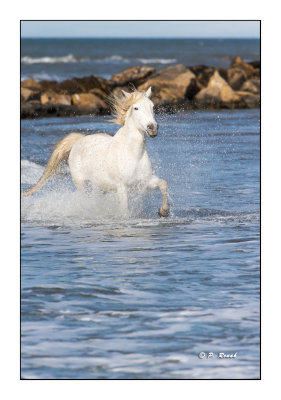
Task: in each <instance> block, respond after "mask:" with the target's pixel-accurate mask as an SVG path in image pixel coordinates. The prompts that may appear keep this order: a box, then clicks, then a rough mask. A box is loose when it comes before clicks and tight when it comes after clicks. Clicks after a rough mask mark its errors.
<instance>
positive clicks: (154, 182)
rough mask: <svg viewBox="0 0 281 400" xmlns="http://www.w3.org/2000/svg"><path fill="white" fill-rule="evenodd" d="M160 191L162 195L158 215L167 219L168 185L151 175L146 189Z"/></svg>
mask: <svg viewBox="0 0 281 400" xmlns="http://www.w3.org/2000/svg"><path fill="white" fill-rule="evenodd" d="M158 188H159V189H160V190H161V193H162V198H163V202H162V205H161V207H160V208H159V211H158V214H159V215H160V217H167V216H168V215H169V204H168V184H167V182H166V181H164V179H160V178H158V176H156V175H153V176H152V177H151V179H150V181H149V183H148V189H151V190H155V189H158Z"/></svg>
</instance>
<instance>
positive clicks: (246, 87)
mask: <svg viewBox="0 0 281 400" xmlns="http://www.w3.org/2000/svg"><path fill="white" fill-rule="evenodd" d="M241 91H244V92H250V93H254V94H260V80H259V79H258V78H252V79H249V80H247V81H246V82H244V84H243V85H242V87H241Z"/></svg>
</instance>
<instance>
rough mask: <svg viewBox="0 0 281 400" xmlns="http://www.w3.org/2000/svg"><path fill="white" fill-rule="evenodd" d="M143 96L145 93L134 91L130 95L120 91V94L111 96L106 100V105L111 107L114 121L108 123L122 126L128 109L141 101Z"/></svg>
mask: <svg viewBox="0 0 281 400" xmlns="http://www.w3.org/2000/svg"><path fill="white" fill-rule="evenodd" d="M144 96H145V92H138V91H137V90H136V89H134V90H133V91H132V92H131V93H127V92H123V91H121V93H120V94H112V95H111V96H110V97H109V98H108V103H109V105H110V107H111V112H112V114H113V116H114V119H111V120H110V122H115V123H116V124H118V125H124V124H125V119H126V114H127V112H128V110H129V108H130V107H131V106H132V105H133V104H135V103H137V102H138V101H139V100H141V99H142V98H143V97H144Z"/></svg>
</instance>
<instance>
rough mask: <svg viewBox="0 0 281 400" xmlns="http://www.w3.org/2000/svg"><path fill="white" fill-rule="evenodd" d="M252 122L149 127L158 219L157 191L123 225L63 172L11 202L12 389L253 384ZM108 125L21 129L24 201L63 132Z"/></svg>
mask: <svg viewBox="0 0 281 400" xmlns="http://www.w3.org/2000/svg"><path fill="white" fill-rule="evenodd" d="M169 57H172V55H171V56H169ZM259 118H260V117H259V110H233V111H230V110H221V111H200V112H195V111H189V112H185V113H181V112H179V113H176V114H171V115H163V116H159V115H158V116H156V119H157V121H158V123H159V127H160V128H159V135H158V136H157V137H156V138H154V139H150V138H148V139H147V145H148V151H149V154H150V157H151V160H152V164H153V168H154V170H155V173H156V174H158V175H159V176H160V177H162V178H164V179H166V180H167V182H168V185H169V202H170V203H171V213H170V216H169V217H168V218H160V217H159V216H158V215H157V211H158V208H159V206H160V204H161V194H160V192H159V191H156V192H153V193H149V194H148V195H147V196H145V195H144V194H142V193H137V194H135V195H132V196H131V198H130V217H129V218H128V219H126V220H124V219H122V218H121V216H120V215H119V213H118V201H117V198H116V196H115V195H114V194H103V193H100V192H98V191H96V190H93V191H89V192H87V193H78V192H76V191H75V188H74V186H73V183H72V182H71V178H70V175H69V170H68V169H66V176H65V179H64V180H63V178H62V176H59V177H58V181H57V182H56V180H55V179H53V180H52V181H51V182H50V183H49V184H48V185H47V186H46V187H44V189H43V190H41V191H39V192H38V193H36V194H34V195H32V196H30V197H27V198H24V199H23V200H22V206H21V218H22V228H21V237H22V239H21V240H22V242H21V243H22V251H21V374H22V377H23V378H27V379H28V378H72V379H76V378H78V379H79V378H80V379H82V378H84V379H97V378H122V379H152V378H159V379H175V378H179V379H190V378H259V359H260V343H259V340H260V337H259V333H260V325H259V320H260V304H259V284H260V274H259V265H260V264H259V261H260V256H259V246H260V238H259V233H260V222H259V216H260V212H259V207H260V205H259V199H260V195H259V193H260V128H259V127H260V121H259ZM107 119H108V117H91V116H80V117H75V118H48V119H39V120H23V121H22V123H21V126H22V132H21V133H22V136H21V159H22V163H21V172H22V190H24V189H27V188H28V187H30V186H31V185H33V184H35V182H36V180H37V179H38V178H39V177H40V175H41V173H42V171H43V169H44V166H45V165H46V162H47V161H48V158H49V156H50V154H51V152H52V149H53V146H54V145H55V144H56V143H57V142H58V141H59V140H61V139H62V138H63V137H64V136H66V135H67V134H69V133H70V132H73V131H75V132H81V133H85V134H94V133H97V132H107V133H108V134H111V135H113V134H114V133H115V132H116V130H117V129H118V127H117V126H116V125H114V124H111V123H109V122H107ZM200 353H201V355H200V357H202V358H200V357H199V354H200ZM220 353H224V355H228V356H229V357H227V358H221V357H222V356H219V354H220ZM230 356H232V357H230Z"/></svg>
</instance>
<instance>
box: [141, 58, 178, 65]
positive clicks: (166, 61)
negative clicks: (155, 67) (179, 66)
mask: <svg viewBox="0 0 281 400" xmlns="http://www.w3.org/2000/svg"><path fill="white" fill-rule="evenodd" d="M138 61H139V62H141V63H142V64H172V63H174V62H176V61H177V59H176V58H138Z"/></svg>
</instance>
